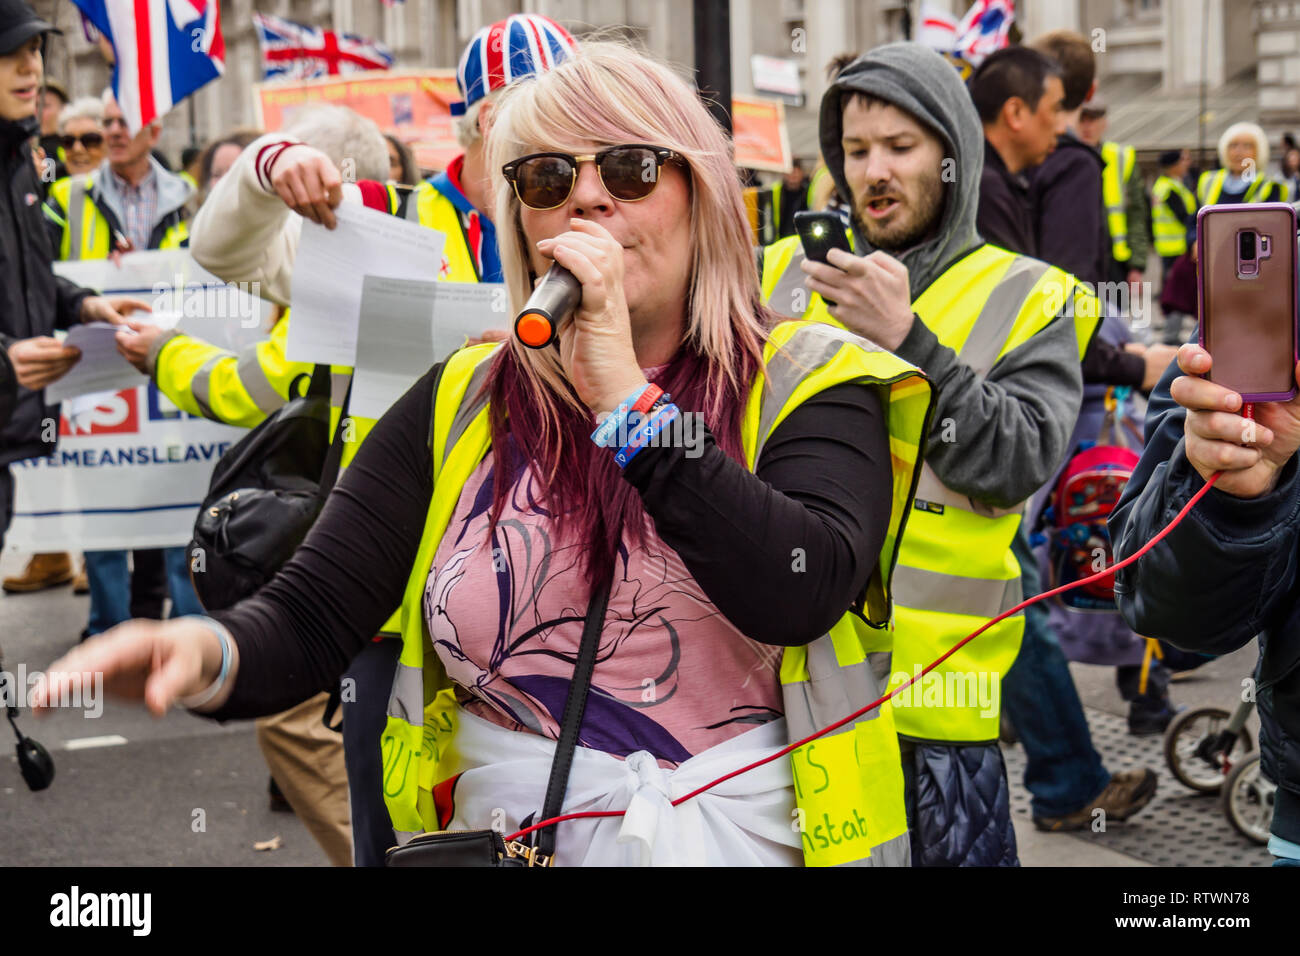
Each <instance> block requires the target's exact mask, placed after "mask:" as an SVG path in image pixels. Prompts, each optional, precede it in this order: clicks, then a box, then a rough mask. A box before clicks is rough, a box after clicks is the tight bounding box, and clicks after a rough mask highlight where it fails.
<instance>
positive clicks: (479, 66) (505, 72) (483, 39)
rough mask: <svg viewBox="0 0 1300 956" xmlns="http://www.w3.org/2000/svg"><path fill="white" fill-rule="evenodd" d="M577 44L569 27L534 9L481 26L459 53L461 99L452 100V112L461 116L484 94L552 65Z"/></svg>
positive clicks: (563, 58) (458, 69) (550, 67)
mask: <svg viewBox="0 0 1300 956" xmlns="http://www.w3.org/2000/svg"><path fill="white" fill-rule="evenodd" d="M577 47H578V45H577V42H576V41H575V40H574V39H573V37H572V36H571V35H570V34H569V31H568V30H566V29H564V27H562V26H560V25H559V24H558V23H556V22H555V21H554V20H552V19H550V18H549V17H544V16H542V15H541V14H537V13H518V14H515V15H514V16H511V17H507V18H506V19H504V20H499V21H498V22H496V23H494V24H492V25H491V26H490V27H484V28H483V29H482V30H479V31H478V33H476V34H474V38H473V39H472V40H470V41H469V45H468V46H466V47H465V52H464V53H463V54H461V58H460V66H459V67H457V69H456V85H457V86H458V87H460V95H461V96H462V97H463V100H462V101H461V102H459V103H452V104H451V115H452V116H463V115H464V114H465V110H466V109H468V108H469V107H471V106H473V105H474V104H475V103H477V102H478V101H479V100H481V99H482V98H483V97H485V96H487V95H488V94H489V93H492V92H495V91H496V90H499V89H501V88H502V87H503V86H508V85H509V84H511V83H513V82H514V81H515V80H518V79H520V78H521V77H525V76H532V75H533V74H534V73H545V72H546V71H547V70H550V69H554V68H555V66H556V65H557V64H559V63H561V62H563V61H564V60H566V59H568V58H569V56H571V55H572V54H573V52H574V51H575V50H576V49H577Z"/></svg>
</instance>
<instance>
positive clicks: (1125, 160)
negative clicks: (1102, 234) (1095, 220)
mask: <svg viewBox="0 0 1300 956" xmlns="http://www.w3.org/2000/svg"><path fill="white" fill-rule="evenodd" d="M1101 158H1102V161H1103V162H1104V163H1105V164H1106V165H1105V167H1104V168H1103V169H1102V171H1101V200H1102V203H1103V204H1104V205H1105V207H1106V228H1107V229H1109V230H1110V252H1111V255H1112V256H1114V258H1115V261H1116V262H1128V261H1129V259H1130V258H1132V256H1133V251H1132V250H1131V249H1130V248H1129V245H1128V213H1127V212H1126V211H1125V210H1124V187H1125V185H1127V183H1128V181H1129V178H1130V177H1131V176H1132V175H1133V167H1134V166H1135V165H1136V164H1137V150H1135V149H1134V148H1133V147H1132V146H1121V145H1120V144H1119V143H1109V142H1107V143H1102V144H1101Z"/></svg>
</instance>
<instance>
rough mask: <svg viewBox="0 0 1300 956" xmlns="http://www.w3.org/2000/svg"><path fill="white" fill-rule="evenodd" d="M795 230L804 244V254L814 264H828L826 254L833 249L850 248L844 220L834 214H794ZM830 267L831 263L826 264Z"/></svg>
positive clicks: (846, 250) (849, 250)
mask: <svg viewBox="0 0 1300 956" xmlns="http://www.w3.org/2000/svg"><path fill="white" fill-rule="evenodd" d="M794 228H795V231H796V232H798V233H799V241H800V242H802V243H803V254H804V255H805V256H807V257H808V258H809V259H811V260H812V261H813V262H826V253H828V252H830V251H831V250H832V249H843V250H844V251H845V252H852V251H853V250H852V249H850V248H849V235H848V232H846V231H845V229H844V220H842V219H841V218H840V217H839V216H837V215H835V213H833V212H797V213H795V214H794ZM826 264H827V265H830V263H829V262H826Z"/></svg>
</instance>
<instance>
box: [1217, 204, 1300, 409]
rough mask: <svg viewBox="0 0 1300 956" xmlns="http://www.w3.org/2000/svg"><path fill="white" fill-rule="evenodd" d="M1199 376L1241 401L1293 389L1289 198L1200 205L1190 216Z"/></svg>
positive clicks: (1275, 397)
mask: <svg viewBox="0 0 1300 956" xmlns="http://www.w3.org/2000/svg"><path fill="white" fill-rule="evenodd" d="M1196 237H1197V259H1198V265H1199V274H1200V279H1199V282H1198V289H1197V293H1198V294H1197V313H1198V319H1199V321H1200V341H1201V346H1202V347H1203V348H1204V349H1205V350H1206V351H1207V352H1209V353H1210V355H1211V357H1212V358H1213V359H1214V367H1213V368H1212V369H1211V370H1210V374H1209V375H1208V376H1207V378H1208V379H1209V380H1210V381H1212V382H1214V383H1215V384H1217V385H1222V386H1224V387H1225V388H1230V389H1232V390H1233V391H1234V392H1238V393H1240V395H1241V398H1242V400H1243V401H1246V402H1284V401H1290V400H1291V399H1292V398H1295V395H1296V382H1295V367H1296V362H1297V361H1300V343H1298V337H1297V330H1296V214H1295V209H1293V208H1292V207H1291V205H1290V204H1289V203H1280V202H1269V203H1253V204H1245V205H1231V206H1206V207H1205V208H1204V209H1202V210H1201V211H1200V212H1199V213H1197V216H1196Z"/></svg>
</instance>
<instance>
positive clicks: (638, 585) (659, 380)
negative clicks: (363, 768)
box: [37, 44, 930, 865]
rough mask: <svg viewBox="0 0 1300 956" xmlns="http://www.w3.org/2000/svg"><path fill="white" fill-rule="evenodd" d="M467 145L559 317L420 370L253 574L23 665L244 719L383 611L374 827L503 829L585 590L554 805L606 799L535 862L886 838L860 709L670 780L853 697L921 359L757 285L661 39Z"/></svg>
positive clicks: (701, 125) (873, 639)
mask: <svg viewBox="0 0 1300 956" xmlns="http://www.w3.org/2000/svg"><path fill="white" fill-rule="evenodd" d="M488 148H489V151H490V162H489V168H490V169H492V170H495V171H497V172H496V174H495V175H494V176H493V178H492V183H491V185H492V189H493V191H494V197H495V216H494V220H495V222H496V223H497V224H498V227H497V228H498V234H499V236H500V245H501V256H502V267H503V271H504V275H505V278H506V285H507V287H508V290H509V293H510V298H511V302H512V304H513V306H514V308H515V309H516V310H517V309H518V308H520V307H521V306H522V305H523V303H524V301H525V299H526V298H527V296H528V294H529V292H530V290H531V288H532V286H533V283H534V282H535V280H536V279H537V278H538V277H539V276H541V275H542V274H544V273H545V272H546V271H547V270H548V269H549V268H550V267H551V265H552V264H553V263H559V264H560V265H561V266H563V267H564V268H566V269H568V270H569V271H571V272H572V273H573V275H574V276H576V277H577V279H578V280H579V282H580V283H581V286H582V300H581V303H580V305H579V306H578V307H577V309H576V310H575V311H574V313H573V315H572V317H571V318H570V319H569V320H567V321H562V322H561V323H560V328H559V335H558V342H557V344H556V345H555V346H551V347H546V348H541V349H529V348H526V347H524V346H523V345H522V344H521V343H520V342H518V341H510V342H506V343H488V344H482V345H477V346H471V347H468V348H465V349H462V350H460V351H458V352H456V353H454V354H453V355H452V356H450V357H449V358H448V359H446V360H445V361H443V362H440V363H439V364H437V365H435V366H434V368H432V369H431V370H430V371H429V373H428V374H427V375H426V376H425V377H424V378H423V379H422V380H421V381H420V382H419V383H417V384H416V385H415V386H414V387H413V388H412V389H411V390H410V391H409V392H408V393H407V394H406V395H405V396H404V397H403V398H402V399H401V400H400V401H399V402H398V404H397V405H395V406H394V407H393V408H392V409H391V410H390V412H389V413H388V414H387V415H386V416H385V417H384V418H383V419H382V420H380V422H379V423H378V424H377V425H376V427H375V429H374V430H373V431H372V432H371V434H370V437H369V438H368V439H367V441H366V443H365V444H364V445H363V446H362V448H361V450H360V451H359V452H358V454H357V457H356V458H355V460H354V462H353V464H352V466H351V467H350V468H349V469H348V471H347V473H346V474H345V476H344V477H343V479H342V480H341V481H340V483H339V484H338V485H337V486H336V488H335V491H334V493H333V494H332V495H331V498H330V501H329V503H328V504H327V506H326V508H325V511H324V513H323V514H322V516H321V518H320V520H319V521H318V523H317V524H316V526H315V528H314V529H313V530H312V533H311V534H310V536H309V537H308V538H307V540H306V542H305V543H304V544H303V546H302V547H301V548H300V549H299V551H298V553H297V555H296V556H295V557H294V558H293V560H292V561H290V563H289V564H288V565H286V567H285V568H284V569H283V571H282V572H281V573H280V575H279V576H278V577H277V578H276V579H275V580H274V581H273V582H272V583H271V584H269V585H268V586H267V587H266V588H264V589H263V590H262V591H261V592H260V593H259V594H258V595H256V596H255V597H253V598H251V599H249V600H247V601H245V602H243V603H241V604H239V605H237V606H236V607H234V608H233V609H231V610H229V611H226V612H221V613H217V614H214V615H213V618H214V620H206V619H198V620H188V621H179V622H169V623H166V624H155V623H148V622H133V623H131V624H129V625H125V626H123V627H121V628H119V629H117V630H116V631H115V632H113V633H111V634H109V635H107V636H105V637H104V638H102V639H100V640H96V641H93V642H88V643H87V644H86V645H85V646H84V647H83V648H80V649H79V650H77V651H75V652H74V653H73V654H72V655H70V657H69V658H68V659H66V660H65V661H63V662H61V663H60V664H58V665H56V666H55V667H52V669H51V670H52V671H56V670H60V669H62V670H83V669H90V670H102V671H103V672H104V673H105V682H106V685H108V686H109V687H110V688H116V689H117V690H118V691H119V692H121V693H125V694H128V695H130V696H134V697H135V698H138V699H143V700H144V702H145V703H146V705H147V706H148V707H149V708H150V709H151V710H152V711H153V712H154V713H157V714H161V713H163V712H164V711H165V710H166V709H167V708H168V707H170V706H171V705H172V704H173V703H175V702H177V701H180V702H181V703H182V704H184V705H186V706H189V707H191V708H192V709H193V710H195V711H197V712H199V713H202V714H206V715H208V716H210V717H214V718H217V719H227V718H245V717H251V716H255V715H257V714H262V713H269V712H273V711H275V710H277V709H283V708H284V707H287V706H289V705H291V704H293V703H295V702H297V701H300V700H302V699H304V698H305V697H307V696H309V695H310V694H313V693H315V692H317V691H318V690H319V689H321V688H324V687H328V686H329V685H331V684H332V683H334V682H335V681H337V680H338V678H339V675H340V674H342V673H343V671H344V670H345V669H346V667H347V665H348V662H349V660H350V658H351V657H352V656H353V655H355V654H356V653H357V652H358V650H359V649H360V648H361V646H362V645H363V643H364V642H365V641H367V640H368V639H369V638H370V637H371V636H372V635H373V634H374V632H375V629H376V628H377V627H379V625H380V623H381V622H382V621H383V620H384V619H385V617H386V616H387V615H388V614H389V613H390V612H391V611H392V610H393V609H394V608H395V607H397V606H399V605H400V606H401V622H402V641H403V647H402V654H401V659H400V664H399V666H398V673H397V674H396V675H395V679H394V683H393V690H392V694H391V697H390V704H389V718H388V724H387V727H386V729H385V731H384V733H383V735H382V737H381V739H380V740H379V741H377V743H378V745H379V746H380V747H381V749H382V752H383V755H384V762H385V795H386V798H387V802H388V807H389V812H390V814H391V816H392V819H393V824H394V829H395V830H396V831H397V834H398V838H399V841H401V842H406V841H408V840H409V839H411V838H412V837H413V836H414V835H416V834H418V833H420V832H422V831H434V830H439V829H444V828H450V829H454V830H463V829H478V828H493V829H497V830H499V831H501V832H504V833H513V832H514V831H516V830H519V829H522V828H524V827H527V826H529V825H531V824H534V823H538V822H540V813H541V808H542V804H543V797H544V795H545V792H546V789H547V783H548V779H549V775H550V770H551V762H552V758H553V756H554V753H555V750H556V744H555V740H556V737H557V735H558V732H559V727H560V724H561V722H562V719H563V712H564V709H565V704H566V699H567V698H568V694H569V691H570V689H571V685H572V683H573V681H574V675H575V666H576V661H577V659H578V657H579V647H580V645H581V638H582V634H583V630H584V619H585V618H586V617H587V616H588V615H589V614H590V615H592V620H593V621H595V622H598V623H599V630H598V631H594V633H596V634H598V637H597V639H596V642H595V645H594V646H595V655H594V661H595V663H594V671H593V673H592V677H591V686H590V692H589V695H588V698H587V701H586V708H585V712H584V715H583V718H582V720H581V722H580V725H579V728H580V729H579V733H578V744H579V746H578V748H577V751H576V754H575V756H574V759H573V764H572V768H571V770H570V772H569V775H568V784H567V791H566V794H567V796H566V798H565V800H564V801H563V811H564V812H565V813H573V812H590V811H595V812H615V813H617V812H619V811H627V813H626V815H625V816H614V817H605V818H594V819H575V820H571V821H566V822H563V823H559V824H557V825H555V826H554V829H553V834H554V839H555V841H556V850H555V855H554V859H553V862H555V863H557V864H559V865H583V864H599V865H637V864H670V863H675V864H682V863H687V864H735V865H799V864H801V863H809V864H846V863H856V864H862V865H906V864H907V862H908V838H907V834H906V821H905V819H904V817H903V811H902V807H903V803H902V787H903V783H902V775H901V769H900V761H899V756H898V749H897V738H896V735H895V732H894V729H893V722H892V715H891V712H890V710H889V707H888V705H885V706H884V707H881V708H879V709H877V710H874V711H871V712H869V713H867V714H865V715H863V716H861V717H860V718H859V719H857V720H856V721H850V722H847V723H845V724H844V725H843V726H841V727H839V728H837V729H836V730H835V732H833V733H831V734H829V735H827V736H826V737H824V738H822V739H820V740H818V741H816V742H813V743H807V744H804V745H802V746H800V747H799V748H798V749H796V750H794V751H793V753H792V754H790V755H785V754H782V755H781V756H779V757H777V758H776V759H770V760H768V761H767V762H766V763H763V764H762V765H761V766H759V767H757V768H756V769H753V770H751V771H749V772H746V773H744V774H740V775H738V776H735V777H733V778H732V779H730V780H728V781H726V782H725V783H723V784H721V785H720V786H718V787H715V788H714V789H712V790H709V791H708V792H705V793H703V794H701V795H699V796H697V797H695V798H694V799H691V800H689V801H686V802H683V803H681V804H680V805H678V806H674V805H673V801H675V800H678V798H680V797H683V796H685V795H686V794H688V793H690V792H691V791H693V790H695V789H698V788H699V787H700V786H702V785H704V784H706V783H708V782H709V781H711V780H713V779H714V778H716V777H720V776H722V775H724V774H725V773H728V772H729V771H732V770H736V769H739V768H740V767H742V766H747V765H749V764H753V763H756V762H758V761H761V760H764V759H765V758H771V757H773V755H776V754H778V753H779V752H780V751H781V750H782V748H784V747H785V746H786V745H787V743H790V742H793V741H796V740H799V739H801V738H802V737H805V736H807V735H808V734H810V733H811V732H813V731H814V730H816V729H819V728H820V727H821V726H823V725H825V724H829V723H831V722H832V721H835V720H838V719H840V718H846V717H848V716H849V715H850V714H851V713H852V712H854V711H855V710H858V709H859V708H862V707H864V706H866V705H867V704H870V703H871V702H872V701H873V700H874V699H875V698H876V697H878V696H879V694H880V692H881V689H882V681H881V676H882V675H883V674H884V673H886V672H887V669H888V668H887V661H888V651H889V647H890V630H889V628H888V625H889V619H890V602H889V580H890V575H891V572H892V569H893V563H894V551H895V547H896V544H897V540H898V537H899V536H900V535H901V533H902V531H903V527H902V526H903V522H904V519H905V516H906V513H907V510H908V507H909V505H910V498H911V491H912V489H913V487H914V480H915V472H916V467H917V447H918V443H919V441H920V438H921V435H922V432H923V430H924V428H925V426H926V419H927V416H928V410H929V404H930V389H929V385H928V383H927V382H926V380H925V379H924V378H923V377H922V376H921V375H920V374H919V372H917V370H916V369H915V368H914V367H912V366H910V365H908V364H906V363H905V362H903V361H902V360H900V359H898V358H896V357H895V356H893V355H891V354H890V353H888V352H885V351H883V350H881V349H879V348H877V347H875V346H873V345H872V344H871V343H869V342H866V341H865V340H863V339H859V338H857V337H855V336H853V335H850V334H848V333H845V332H843V331H841V330H838V329H834V328H832V327H830V326H826V325H818V324H815V323H806V322H788V321H783V320H782V319H781V317H780V316H777V315H775V314H773V313H772V312H770V311H769V310H768V309H767V308H766V307H764V306H763V305H762V304H761V300H760V295H759V287H758V277H757V273H756V269H755V262H754V250H753V248H752V246H751V244H750V239H749V227H748V224H747V220H746V216H745V212H744V205H743V201H742V198H741V192H740V187H739V183H738V180H737V177H736V173H735V169H734V167H733V166H732V162H731V151H730V144H729V143H728V141H727V139H726V137H725V135H724V133H723V132H722V131H721V129H720V128H719V127H718V126H717V125H716V123H714V121H713V120H712V119H711V117H710V116H709V113H708V112H707V110H706V109H705V107H704V106H703V104H702V103H701V102H700V100H699V99H698V97H697V96H696V94H695V93H694V91H693V89H692V88H691V87H690V86H689V85H688V84H687V83H686V82H684V81H683V80H682V79H681V78H680V77H678V76H677V75H676V74H675V73H673V72H672V71H671V70H669V69H668V68H667V67H665V66H663V65H661V64H660V63H658V62H656V61H654V60H652V59H649V58H647V57H645V56H643V55H641V54H639V53H635V52H633V51H631V50H629V49H627V48H625V47H623V46H618V45H610V44H589V45H587V46H585V47H583V48H582V50H581V51H579V53H578V54H576V55H575V56H574V57H573V58H572V59H571V60H569V61H567V62H565V63H563V64H561V65H560V66H558V67H556V68H555V69H553V70H551V71H549V72H547V73H544V74H541V75H539V76H537V77H536V78H535V79H530V80H528V81H527V82H521V83H518V84H515V85H514V86H512V87H511V88H510V89H509V90H508V91H507V92H506V93H505V94H504V95H503V96H502V98H501V101H500V103H499V105H498V107H497V109H496V111H495V114H494V124H493V126H492V129H491V132H490V134H489V137H488ZM302 198H303V205H304V208H310V207H311V206H312V205H313V204H315V203H322V204H325V205H328V202H329V200H328V197H326V195H325V194H324V192H323V191H322V192H321V193H320V194H319V195H313V194H312V192H311V190H310V188H309V189H308V190H307V191H306V192H305V193H304V195H303V197H302ZM593 436H595V437H593ZM604 590H608V601H607V606H606V609H605V612H604V614H603V616H600V615H596V614H595V612H594V611H593V610H592V607H593V603H594V605H595V607H597V608H598V607H599V604H600V602H599V601H593V598H594V596H597V595H598V594H599V593H600V592H602V591H604ZM51 689H53V690H54V691H57V690H58V680H57V679H55V680H54V681H53V682H52V684H51ZM43 693H45V690H44V689H38V691H37V694H38V697H39V696H40V695H41V694H43ZM529 839H532V837H528V838H523V839H521V842H527V840H529ZM512 852H513V851H512ZM524 852H525V853H526V854H527V855H528V857H529V859H531V860H533V862H536V863H550V862H552V860H550V859H541V858H540V857H539V856H537V855H536V854H534V853H533V851H532V850H526V851H524Z"/></svg>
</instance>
